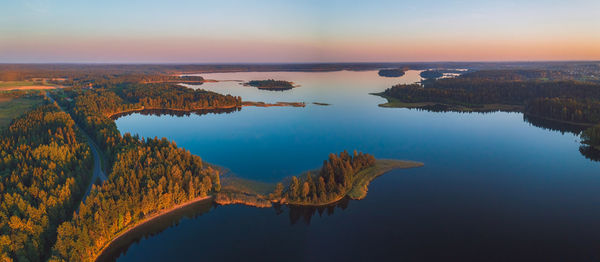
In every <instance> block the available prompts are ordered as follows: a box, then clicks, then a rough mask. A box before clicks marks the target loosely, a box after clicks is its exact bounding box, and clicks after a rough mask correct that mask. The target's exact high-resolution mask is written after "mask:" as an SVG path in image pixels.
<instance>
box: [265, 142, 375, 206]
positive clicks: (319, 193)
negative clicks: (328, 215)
mask: <svg viewBox="0 0 600 262" xmlns="http://www.w3.org/2000/svg"><path fill="white" fill-rule="evenodd" d="M374 165H375V158H374V157H373V156H372V155H369V154H363V153H357V152H356V151H355V152H354V154H353V155H350V154H348V152H346V151H344V152H342V153H340V155H339V156H337V155H336V154H330V155H329V160H328V161H327V160H326V161H324V162H323V167H321V170H320V171H319V172H318V173H316V174H314V173H313V174H311V173H308V174H306V176H304V177H302V178H300V179H299V178H297V177H295V176H294V177H292V181H291V182H290V184H289V186H288V190H287V192H285V194H284V197H285V198H286V200H287V202H288V203H291V204H322V203H327V202H330V201H334V200H337V199H339V198H341V197H343V196H345V195H346V193H347V192H348V190H350V189H351V188H352V185H353V182H354V179H355V175H356V174H357V173H358V172H360V171H361V170H363V169H365V168H368V167H371V166H374ZM273 194H274V195H275V194H276V192H274V193H273Z"/></svg>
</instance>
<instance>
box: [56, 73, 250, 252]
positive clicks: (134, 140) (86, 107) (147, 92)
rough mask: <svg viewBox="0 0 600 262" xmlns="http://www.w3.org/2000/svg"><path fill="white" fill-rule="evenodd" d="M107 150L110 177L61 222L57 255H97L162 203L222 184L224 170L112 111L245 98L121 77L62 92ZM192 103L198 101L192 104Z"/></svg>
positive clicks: (229, 102) (194, 195) (230, 103)
mask: <svg viewBox="0 0 600 262" xmlns="http://www.w3.org/2000/svg"><path fill="white" fill-rule="evenodd" d="M56 93H57V94H56V95H55V97H56V99H57V101H59V103H60V104H61V105H63V106H64V108H67V110H68V111H69V112H71V114H72V115H73V116H74V118H75V119H76V120H77V121H78V122H79V123H80V125H81V126H82V128H84V129H85V130H86V131H87V132H88V133H89V134H90V135H91V136H92V137H93V139H94V140H95V141H96V142H97V144H98V145H99V146H100V147H101V148H102V150H103V151H104V153H105V154H106V156H107V158H108V162H109V166H110V172H109V176H108V178H109V179H108V181H107V182H105V183H104V184H103V185H102V187H97V188H94V189H93V190H92V193H91V194H90V195H89V196H88V198H87V200H86V203H85V204H82V205H81V207H80V212H79V213H78V214H77V215H75V216H74V217H73V219H72V220H71V221H68V222H65V223H63V224H62V225H61V226H60V227H59V228H58V237H57V242H56V245H55V246H54V249H53V252H52V255H53V256H52V260H53V261H87V260H93V259H94V258H95V257H96V256H98V255H99V254H100V252H101V251H102V249H103V248H104V247H105V246H106V245H107V244H108V243H109V242H110V241H111V240H112V239H113V238H114V237H115V236H116V235H118V234H119V233H121V232H122V231H124V230H126V229H127V228H128V227H130V226H132V225H134V224H135V223H137V222H139V221H141V220H143V219H144V218H147V217H149V216H152V215H154V214H157V213H159V212H161V211H162V210H166V209H169V208H170V207H172V206H174V205H177V204H181V203H184V202H187V201H189V200H193V199H196V198H198V197H205V196H207V195H208V194H210V193H211V192H217V191H219V190H220V181H219V171H218V170H216V169H213V168H211V167H210V166H208V165H206V164H205V163H203V161H202V160H201V159H200V157H198V156H195V155H192V154H191V153H190V152H189V151H186V150H184V149H181V148H179V147H177V145H176V144H175V143H173V142H169V141H167V140H166V139H164V138H163V139H158V138H154V139H140V138H138V137H134V136H131V135H129V134H125V135H123V136H121V134H120V133H119V131H118V129H117V128H116V125H115V123H114V121H112V120H111V119H110V118H109V116H110V115H111V114H113V113H114V112H117V111H122V110H128V109H132V108H137V107H139V106H149V107H150V106H152V107H169V108H180V109H186V110H187V109H191V108H195V107H196V106H198V105H204V106H205V105H210V106H223V105H225V106H237V105H238V104H239V103H240V102H241V100H240V99H239V98H235V97H231V96H224V95H219V94H216V93H212V92H206V91H199V90H198V91H196V90H192V89H187V88H185V87H178V86H174V85H170V84H120V85H116V86H112V87H104V88H94V89H91V90H88V89H72V90H63V91H62V92H56ZM190 105H191V106H190Z"/></svg>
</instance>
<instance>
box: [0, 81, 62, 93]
mask: <svg viewBox="0 0 600 262" xmlns="http://www.w3.org/2000/svg"><path fill="white" fill-rule="evenodd" d="M55 88H59V86H55V85H48V84H45V83H43V82H34V81H0V90H1V91H10V90H47V89H55Z"/></svg>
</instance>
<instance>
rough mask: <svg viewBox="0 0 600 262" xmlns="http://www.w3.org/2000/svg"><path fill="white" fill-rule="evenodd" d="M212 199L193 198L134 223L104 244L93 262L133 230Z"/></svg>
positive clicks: (207, 197)
mask: <svg viewBox="0 0 600 262" xmlns="http://www.w3.org/2000/svg"><path fill="white" fill-rule="evenodd" d="M212 199H213V196H212V195H208V196H205V197H196V198H194V199H192V200H189V201H186V202H183V203H181V204H178V205H175V206H173V207H171V208H169V209H165V210H162V211H160V212H158V213H155V214H153V215H151V216H149V217H146V218H144V219H142V220H140V221H139V222H137V223H135V224H134V225H132V226H130V227H127V228H126V229H124V230H123V231H121V232H120V233H119V234H118V235H117V236H115V237H114V238H112V239H111V240H110V241H109V242H108V243H106V244H105V245H104V246H103V247H102V248H101V249H100V251H99V252H98V255H96V257H95V258H94V261H98V258H100V257H103V256H106V255H107V254H105V252H106V251H107V250H109V249H110V247H111V245H112V244H113V243H116V242H118V241H119V240H121V239H123V238H125V237H127V235H128V234H129V233H131V232H133V231H134V230H136V229H138V228H140V227H142V226H145V225H147V224H150V223H152V222H154V221H155V220H157V219H158V218H161V217H163V216H166V215H168V214H171V213H173V212H175V211H177V210H180V209H182V208H185V207H187V206H191V205H193V204H197V203H200V202H204V201H209V200H212Z"/></svg>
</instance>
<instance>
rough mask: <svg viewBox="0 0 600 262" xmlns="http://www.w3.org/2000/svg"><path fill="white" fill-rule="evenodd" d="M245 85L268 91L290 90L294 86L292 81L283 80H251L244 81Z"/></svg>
mask: <svg viewBox="0 0 600 262" xmlns="http://www.w3.org/2000/svg"><path fill="white" fill-rule="evenodd" d="M244 85H245V86H253V87H256V88H258V89H261V90H269V91H284V90H290V89H292V88H294V87H296V86H294V83H293V82H289V81H284V80H274V79H267V80H251V81H248V82H246V83H244Z"/></svg>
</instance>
